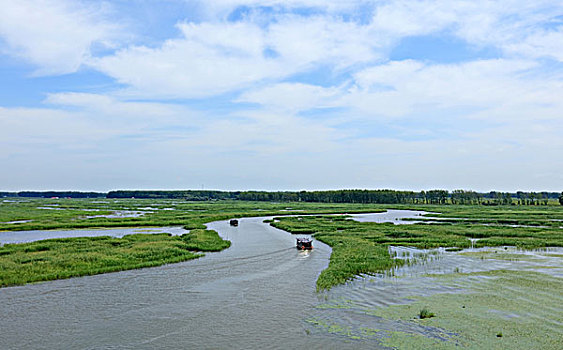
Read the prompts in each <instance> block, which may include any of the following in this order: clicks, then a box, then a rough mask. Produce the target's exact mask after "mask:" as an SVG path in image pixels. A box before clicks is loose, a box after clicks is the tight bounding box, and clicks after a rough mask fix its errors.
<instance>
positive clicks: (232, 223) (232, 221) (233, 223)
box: [229, 219, 238, 226]
mask: <svg viewBox="0 0 563 350" xmlns="http://www.w3.org/2000/svg"><path fill="white" fill-rule="evenodd" d="M229 224H231V226H238V220H237V219H232V220H231V221H229Z"/></svg>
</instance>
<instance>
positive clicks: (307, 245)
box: [297, 237, 313, 250]
mask: <svg viewBox="0 0 563 350" xmlns="http://www.w3.org/2000/svg"><path fill="white" fill-rule="evenodd" d="M297 249H299V250H311V249H313V240H312V239H311V238H306V237H299V238H297Z"/></svg>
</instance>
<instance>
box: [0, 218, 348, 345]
mask: <svg viewBox="0 0 563 350" xmlns="http://www.w3.org/2000/svg"><path fill="white" fill-rule="evenodd" d="M263 219H264V218H253V219H242V220H240V225H239V226H238V227H231V226H229V225H228V223H227V222H226V221H222V222H215V223H211V224H209V225H208V227H209V228H210V229H214V230H217V231H218V232H220V233H221V235H222V236H223V237H224V238H227V239H229V240H231V241H232V246H231V248H229V249H227V250H225V251H223V252H220V253H214V254H207V255H206V257H204V258H202V259H197V260H192V261H188V262H184V263H179V264H172V265H166V266H161V267H156V268H148V269H140V270H130V271H123V272H118V273H110V274H104V275H96V276H88V277H82V278H73V279H68V280H59V281H52V282H46V283H39V284H33V285H26V286H21V287H11V288H2V289H0V305H1V308H0V310H1V311H0V329H2V332H1V333H0V344H1V347H2V348H3V349H133V348H134V349H153V348H175V349H179V348H200V349H202V348H215V349H217V348H290V347H297V348H304V347H323V345H324V347H325V348H326V347H333V346H337V347H339V348H346V347H350V348H351V347H353V344H352V343H351V342H349V341H348V340H346V339H340V338H337V339H330V338H327V337H326V336H324V335H308V334H307V323H306V322H305V321H304V319H305V317H306V316H307V314H308V313H309V311H310V310H311V309H313V308H314V307H315V305H317V304H319V295H318V294H317V293H316V292H315V281H316V278H317V276H318V274H319V273H320V272H321V271H322V270H323V269H324V268H325V267H326V266H327V264H328V258H329V256H330V248H329V247H327V246H326V245H324V244H322V243H320V242H314V244H315V249H314V250H313V251H310V252H300V251H297V250H296V249H295V248H294V247H295V238H294V237H292V236H291V235H289V234H288V233H286V232H283V231H280V230H277V229H275V228H272V227H270V226H269V225H266V224H264V223H262V220H263Z"/></svg>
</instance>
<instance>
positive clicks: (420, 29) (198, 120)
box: [0, 0, 563, 191]
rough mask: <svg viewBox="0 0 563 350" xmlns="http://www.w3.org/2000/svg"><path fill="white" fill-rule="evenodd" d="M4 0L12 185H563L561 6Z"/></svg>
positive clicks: (5, 180) (4, 106) (7, 186)
mask: <svg viewBox="0 0 563 350" xmlns="http://www.w3.org/2000/svg"><path fill="white" fill-rule="evenodd" d="M0 5H1V8H2V12H0V82H1V83H0V164H2V165H3V166H2V168H3V171H2V172H1V173H0V184H1V185H0V190H15V191H17V190H96V191H106V190H112V189H189V188H202V187H203V188H212V189H223V190H247V189H258V190H301V189H308V190H313V189H336V188H372V189H376V188H393V189H409V190H422V189H432V188H445V189H450V190H453V189H473V190H479V191H489V190H501V191H514V190H535V191H541V190H548V191H561V190H562V189H563V188H562V186H563V185H562V184H563V157H562V156H561V154H563V3H561V2H557V1H552V0H550V1H547V0H538V1H534V2H532V3H530V2H529V1H517V0H506V1H497V2H492V1H485V0H471V1H469V0H448V1H445V0H444V1H440V0H435V1H430V0H427V1H399V0H385V1H360V0H358V1H355V0H350V1H330V0H322V1H321V0H310V1H305V0H286V1H276V0H266V1H254V0H219V1H192V0H161V1H153V0H139V1H134V2H132V1H125V0H119V1H86V0H72V1H71V0H26V1H21V0H0Z"/></svg>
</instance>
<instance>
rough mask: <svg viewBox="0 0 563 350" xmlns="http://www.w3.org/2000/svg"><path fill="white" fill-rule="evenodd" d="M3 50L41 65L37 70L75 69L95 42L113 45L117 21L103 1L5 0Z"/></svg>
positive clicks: (0, 19) (0, 29)
mask: <svg viewBox="0 0 563 350" xmlns="http://www.w3.org/2000/svg"><path fill="white" fill-rule="evenodd" d="M0 7H1V9H2V10H1V11H0V38H1V39H3V41H4V43H5V45H2V46H0V50H1V51H4V52H5V53H8V54H10V55H14V56H17V57H20V58H22V59H24V60H26V61H28V62H30V63H32V64H34V65H35V66H37V67H38V70H37V71H36V74H39V75H44V74H46V75H51V74H65V73H71V72H75V71H76V70H77V69H78V68H79V67H80V65H81V64H83V63H84V62H85V61H86V60H87V59H88V58H89V57H90V48H91V46H92V45H93V44H94V43H97V44H102V45H110V41H111V39H112V38H113V37H115V34H114V30H116V29H117V26H116V25H115V24H111V23H109V22H108V21H104V20H103V17H104V11H105V9H104V6H103V4H92V3H89V4H85V3H82V2H78V1H67V0H58V1H57V0H26V1H21V0H2V1H1V3H0Z"/></svg>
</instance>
